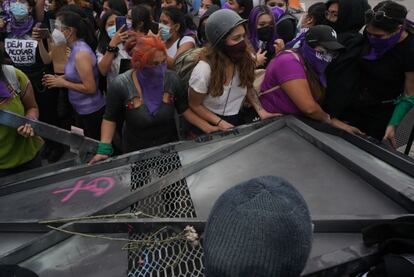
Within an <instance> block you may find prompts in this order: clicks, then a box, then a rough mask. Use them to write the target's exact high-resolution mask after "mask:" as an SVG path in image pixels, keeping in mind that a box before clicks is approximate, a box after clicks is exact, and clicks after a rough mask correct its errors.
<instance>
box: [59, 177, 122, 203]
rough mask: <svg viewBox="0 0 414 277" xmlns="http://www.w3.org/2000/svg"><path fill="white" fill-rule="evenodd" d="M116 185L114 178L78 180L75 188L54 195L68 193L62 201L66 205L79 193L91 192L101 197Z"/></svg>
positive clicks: (62, 190) (61, 190) (60, 190)
mask: <svg viewBox="0 0 414 277" xmlns="http://www.w3.org/2000/svg"><path fill="white" fill-rule="evenodd" d="M114 185H115V180H114V179H113V178H112V177H98V178H95V179H92V180H90V181H89V182H85V180H78V181H76V183H75V186H73V187H70V188H65V189H59V190H55V191H54V192H53V194H60V193H66V196H65V197H64V198H62V200H60V202H62V203H65V202H67V201H69V200H70V199H71V198H72V197H73V196H74V195H75V194H76V193H78V192H79V191H89V192H91V193H93V196H95V197H100V196H102V195H104V194H105V193H107V192H108V191H110V190H111V189H112V187H113V186H114Z"/></svg>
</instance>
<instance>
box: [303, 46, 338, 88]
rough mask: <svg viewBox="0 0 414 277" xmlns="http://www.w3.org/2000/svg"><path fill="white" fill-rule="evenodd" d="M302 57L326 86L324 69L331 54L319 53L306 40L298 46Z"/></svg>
mask: <svg viewBox="0 0 414 277" xmlns="http://www.w3.org/2000/svg"><path fill="white" fill-rule="evenodd" d="M300 51H301V53H302V56H303V58H304V59H305V60H306V61H307V62H308V63H309V65H310V66H311V67H312V69H313V71H315V73H316V74H317V75H318V76H319V81H320V82H321V84H322V85H323V86H324V87H326V85H327V81H326V75H325V69H326V67H327V66H328V65H329V63H330V62H331V61H332V56H331V55H329V54H325V55H323V54H320V53H319V52H317V51H316V50H315V49H313V48H312V47H310V46H309V45H308V44H307V43H306V42H304V43H303V45H302V47H301V48H300Z"/></svg>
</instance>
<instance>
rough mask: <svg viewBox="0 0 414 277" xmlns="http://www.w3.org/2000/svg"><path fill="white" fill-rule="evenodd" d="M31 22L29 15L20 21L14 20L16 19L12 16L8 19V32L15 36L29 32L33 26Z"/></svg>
mask: <svg viewBox="0 0 414 277" xmlns="http://www.w3.org/2000/svg"><path fill="white" fill-rule="evenodd" d="M33 23H34V21H33V17H31V16H28V17H27V18H26V19H25V20H23V21H20V22H19V21H16V19H14V17H12V18H11V21H10V26H11V30H10V32H11V33H12V34H13V36H15V37H22V36H24V35H26V34H28V33H30V31H31V30H32V27H33Z"/></svg>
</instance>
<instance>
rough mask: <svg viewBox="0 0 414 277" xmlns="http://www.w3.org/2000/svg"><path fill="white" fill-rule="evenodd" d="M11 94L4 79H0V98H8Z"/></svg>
mask: <svg viewBox="0 0 414 277" xmlns="http://www.w3.org/2000/svg"><path fill="white" fill-rule="evenodd" d="M11 96H12V94H11V91H10V89H9V88H8V85H7V83H6V82H4V81H0V98H10V97H11Z"/></svg>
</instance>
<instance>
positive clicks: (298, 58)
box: [258, 50, 302, 97]
mask: <svg viewBox="0 0 414 277" xmlns="http://www.w3.org/2000/svg"><path fill="white" fill-rule="evenodd" d="M281 53H291V54H292V55H293V56H294V57H295V59H296V60H298V62H300V63H301V64H302V59H301V58H300V57H299V55H298V53H296V52H295V51H292V50H284V51H282V52H280V53H279V54H278V55H280V54H281ZM279 88H280V85H277V86H274V87H272V88H269V89H268V90H265V91H262V92H259V94H258V95H259V97H260V96H262V95H265V94H268V93H270V92H272V91H275V90H277V89H279Z"/></svg>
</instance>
